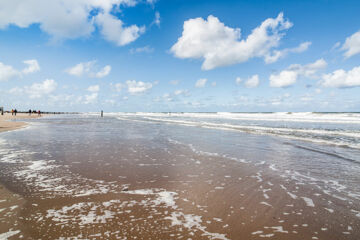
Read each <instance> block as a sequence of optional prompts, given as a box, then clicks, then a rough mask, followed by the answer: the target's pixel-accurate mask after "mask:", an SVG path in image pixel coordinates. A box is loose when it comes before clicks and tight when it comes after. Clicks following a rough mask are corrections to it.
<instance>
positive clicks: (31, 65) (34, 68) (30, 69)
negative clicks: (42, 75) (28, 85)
mask: <svg viewBox="0 0 360 240" xmlns="http://www.w3.org/2000/svg"><path fill="white" fill-rule="evenodd" d="M24 63H25V64H26V65H27V67H26V68H24V69H23V70H22V72H23V73H24V74H28V73H34V72H38V71H40V66H39V63H38V61H37V60H36V59H30V60H25V61H24Z"/></svg>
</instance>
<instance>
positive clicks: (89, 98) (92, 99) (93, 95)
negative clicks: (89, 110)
mask: <svg viewBox="0 0 360 240" xmlns="http://www.w3.org/2000/svg"><path fill="white" fill-rule="evenodd" d="M97 98H98V93H97V92H94V93H91V94H89V95H85V99H84V103H85V104H90V103H94V102H96V101H97Z"/></svg>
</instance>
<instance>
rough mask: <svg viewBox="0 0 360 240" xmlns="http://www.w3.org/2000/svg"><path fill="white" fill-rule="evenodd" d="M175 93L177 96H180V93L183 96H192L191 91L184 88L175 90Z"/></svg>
mask: <svg viewBox="0 0 360 240" xmlns="http://www.w3.org/2000/svg"><path fill="white" fill-rule="evenodd" d="M174 95H175V96H180V95H182V96H186V97H187V96H190V93H189V91H188V90H182V89H178V90H176V91H175V92H174Z"/></svg>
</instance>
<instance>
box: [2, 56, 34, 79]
mask: <svg viewBox="0 0 360 240" xmlns="http://www.w3.org/2000/svg"><path fill="white" fill-rule="evenodd" d="M23 63H25V64H26V65H27V67H26V68H24V69H23V70H22V71H20V70H17V69H15V68H14V67H12V66H10V65H6V64H4V63H2V62H0V82H1V81H8V80H10V79H12V78H15V77H21V76H23V75H25V74H30V73H35V72H38V71H40V66H39V63H38V61H37V60H35V59H31V60H25V61H23Z"/></svg>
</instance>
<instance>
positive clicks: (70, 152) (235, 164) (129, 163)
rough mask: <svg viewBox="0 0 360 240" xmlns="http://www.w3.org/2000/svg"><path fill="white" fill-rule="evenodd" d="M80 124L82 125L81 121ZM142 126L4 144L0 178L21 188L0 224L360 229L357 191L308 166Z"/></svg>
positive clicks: (155, 229)
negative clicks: (337, 186)
mask: <svg viewBox="0 0 360 240" xmlns="http://www.w3.org/2000/svg"><path fill="white" fill-rule="evenodd" d="M99 121H100V120H99ZM74 124H75V125H77V126H78V127H77V128H78V129H80V127H81V125H82V124H83V123H82V122H72V123H71V125H74ZM101 124H103V123H101ZM39 127H41V126H39ZM45 127H46V126H45ZM53 127H54V126H53ZM139 127H140V126H136V128H135V130H133V131H131V134H128V135H127V136H126V137H125V136H124V135H125V133H126V132H128V131H129V130H128V129H129V127H127V128H128V129H126V130H124V132H122V133H119V134H122V135H121V136H122V137H123V138H125V139H126V141H122V139H119V137H118V135H108V134H106V135H105V136H107V137H106V138H105V137H103V135H101V132H100V133H99V132H97V130H98V129H92V131H90V136H88V135H87V136H88V137H89V138H84V137H83V136H82V135H81V137H80V136H79V137H78V138H77V137H76V136H73V137H72V138H71V143H69V142H68V141H69V140H68V139H67V138H66V137H65V135H64V136H62V135H56V133H52V134H55V135H56V140H57V142H56V144H57V145H56V146H52V144H54V143H55V142H54V143H52V144H51V143H50V144H48V145H45V146H44V144H43V143H42V146H41V149H43V152H41V153H39V152H36V151H35V150H36V148H35V147H34V148H35V149H33V150H34V152H31V153H29V152H24V151H22V150H23V149H22V148H17V149H11V148H10V147H9V146H8V145H6V144H5V145H2V146H3V148H2V149H3V151H4V152H5V151H6V154H4V153H3V155H2V156H3V157H2V158H1V161H0V163H1V164H2V165H1V167H2V170H3V171H2V174H1V176H0V181H1V182H2V183H4V184H5V185H6V186H7V187H8V188H9V189H10V190H11V191H12V192H15V193H17V194H19V195H20V196H21V197H17V198H16V199H15V200H11V201H6V203H7V202H11V204H10V203H9V204H8V205H6V206H5V205H4V206H3V207H2V208H5V210H3V212H0V219H2V221H3V222H2V223H5V225H2V228H0V230H1V231H0V234H1V233H2V232H10V233H11V234H14V235H13V238H9V239H18V238H19V237H20V236H22V237H23V238H24V239H39V238H42V239H61V238H63V239H326V240H327V239H354V240H355V239H359V236H360V224H359V222H360V221H359V220H360V212H359V209H360V202H359V201H358V200H357V198H352V199H350V200H349V198H346V196H344V195H342V193H341V192H337V193H336V195H335V194H333V193H332V192H330V190H326V191H324V189H327V186H323V185H324V183H322V182H320V181H317V180H313V179H307V178H309V177H308V176H301V175H296V174H294V175H292V176H290V177H288V176H285V173H284V172H281V171H280V170H278V169H276V168H275V167H274V166H272V165H269V164H267V163H266V162H265V161H266V158H268V157H269V156H261V155H256V154H255V155H256V156H257V157H260V158H263V160H264V162H262V161H260V163H256V164H254V163H252V162H251V159H245V158H239V157H238V158H235V157H230V156H227V155H223V154H219V153H216V152H207V151H202V150H199V149H197V148H196V147H194V146H193V145H188V144H183V143H181V142H177V141H175V140H172V139H164V138H162V137H160V136H161V132H158V133H156V134H154V136H155V138H149V139H148V138H142V137H141V136H140V135H137V131H138V128H139ZM150 130H151V131H153V128H151V127H150ZM150 130H149V131H150ZM26 131H27V134H28V135H30V136H29V138H33V135H31V132H30V131H28V130H26ZM58 131H59V132H62V131H64V130H63V129H59V130H58ZM189 131H191V129H189ZM34 132H36V131H34ZM45 132H46V131H45ZM139 132H141V133H142V134H143V135H146V134H147V133H146V132H144V129H142V130H141V131H139ZM52 134H48V135H47V136H46V137H47V138H49V140H48V141H51V138H50V137H51V136H52ZM209 136H210V135H209ZM244 136H246V135H244ZM219 137H220V135H219ZM115 139H117V140H118V141H117V142H115ZM54 141H55V140H54ZM94 142H96V143H98V144H94ZM34 144H35V143H34ZM39 144H40V143H39ZM89 146H91V148H89ZM214 147H215V146H214ZM54 149H57V150H58V151H56V150H54ZM50 153H51V154H50ZM240 155H242V154H240ZM4 156H5V158H4ZM6 156H10V157H7V158H6ZM1 196H2V195H1ZM11 196H12V195H9V197H11ZM22 198H24V199H25V200H26V202H23V200H22ZM2 199H3V197H1V199H0V204H3V203H5V201H4V202H1V201H2ZM12 201H13V202H12ZM14 201H19V202H14ZM12 204H13V205H12ZM10 205H12V206H14V205H17V206H18V207H17V208H13V209H11V206H10ZM0 206H2V205H0ZM15 210H16V211H19V212H14V211H15ZM8 212H11V213H10V214H8ZM4 213H6V214H8V215H4ZM17 231H18V232H17ZM0 236H1V235H0Z"/></svg>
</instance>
